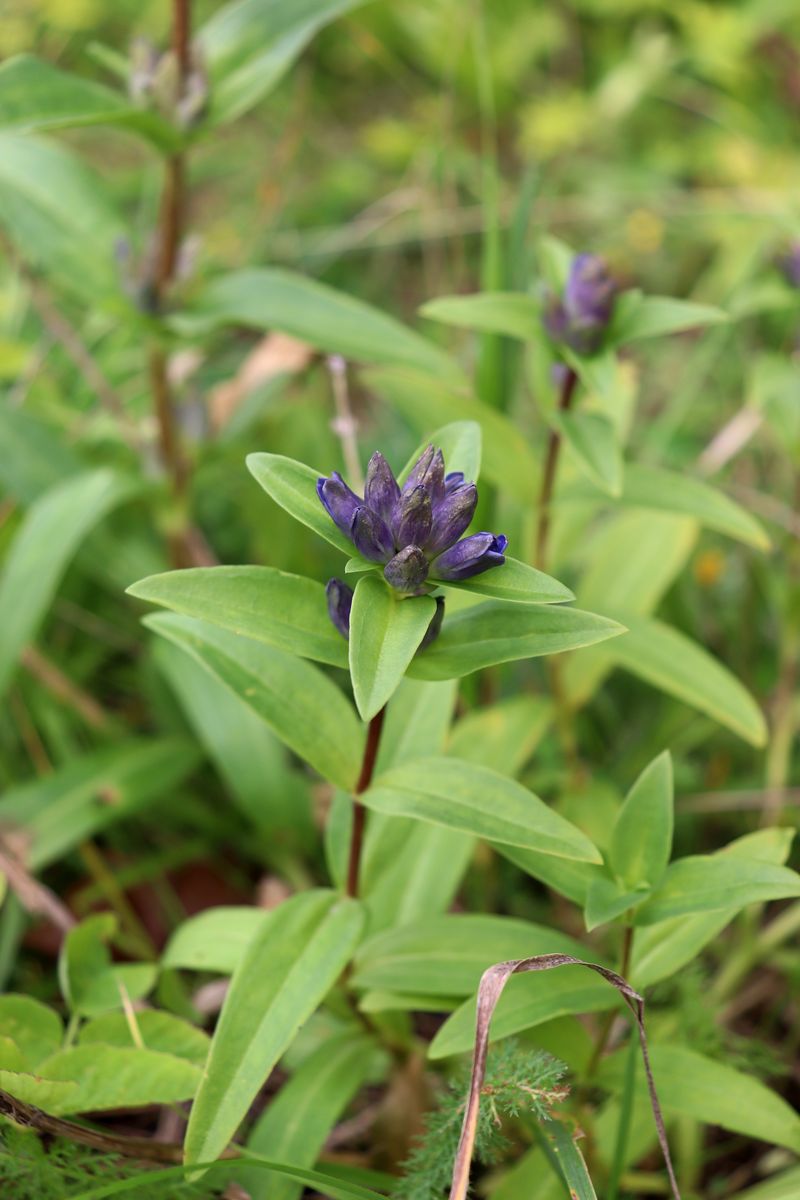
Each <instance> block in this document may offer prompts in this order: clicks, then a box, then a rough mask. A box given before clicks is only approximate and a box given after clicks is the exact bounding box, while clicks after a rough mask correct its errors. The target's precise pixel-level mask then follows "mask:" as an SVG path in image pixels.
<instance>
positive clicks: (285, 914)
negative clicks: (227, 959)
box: [185, 891, 364, 1163]
mask: <svg viewBox="0 0 800 1200" xmlns="http://www.w3.org/2000/svg"><path fill="white" fill-rule="evenodd" d="M363 921H364V915H363V909H362V908H361V906H360V905H359V904H358V903H357V902H356V901H355V900H350V899H339V898H337V897H336V895H335V894H334V893H332V892H325V891H310V892H303V893H301V894H300V895H298V896H294V897H293V898H292V899H290V900H287V901H285V902H284V903H283V904H282V905H281V906H280V907H279V908H278V909H276V910H275V911H274V913H273V919H272V920H271V921H269V922H268V923H265V925H264V926H263V927H262V929H261V931H260V933H259V934H257V936H256V938H255V939H254V940H253V942H252V943H251V945H250V947H249V948H248V950H247V952H246V954H245V957H244V958H243V959H242V961H241V963H240V964H239V966H238V968H237V970H236V972H235V973H234V976H233V979H232V981H231V986H230V990H229V991H228V994H227V996H226V997H225V1003H224V1004H223V1007H222V1012H221V1014H220V1018H219V1022H218V1024H217V1028H216V1031H215V1033H214V1038H213V1041H212V1044H211V1053H210V1055H209V1059H208V1064H207V1067H206V1071H205V1074H204V1076H203V1081H202V1083H201V1085H200V1089H199V1091H198V1093H197V1096H196V1098H195V1102H194V1104H193V1106H192V1112H191V1116H190V1118H189V1127H188V1129H187V1131H186V1141H185V1154H186V1162H187V1163H198V1162H203V1161H205V1160H206V1159H211V1158H215V1157H216V1156H217V1155H219V1154H220V1153H221V1152H222V1151H223V1150H224V1149H225V1147H226V1146H227V1144H228V1142H229V1141H230V1140H231V1138H232V1137H233V1135H234V1134H235V1132H236V1130H237V1128H238V1126H239V1124H240V1122H241V1120H242V1119H243V1117H244V1116H245V1115H246V1114H247V1110H248V1108H249V1107H250V1104H251V1103H252V1101H253V1099H254V1098H255V1096H256V1094H257V1093H258V1091H259V1089H260V1088H261V1086H262V1084H263V1083H264V1080H265V1079H266V1078H267V1076H268V1075H269V1073H270V1071H271V1070H272V1068H273V1067H274V1066H275V1063H276V1062H277V1061H278V1059H279V1058H280V1056H281V1055H282V1054H283V1052H284V1051H285V1050H286V1048H287V1047H288V1046H289V1045H290V1044H291V1042H292V1041H293V1039H294V1037H295V1034H296V1033H297V1031H298V1029H299V1028H300V1026H301V1025H302V1024H303V1022H304V1021H305V1020H307V1019H308V1017H310V1016H311V1014H312V1013H313V1012H314V1010H315V1009H316V1008H317V1007H318V1005H319V1004H320V1002H321V1001H322V1000H323V999H324V998H325V996H326V994H327V993H328V991H329V990H330V988H331V987H332V986H333V984H334V983H335V981H336V980H337V978H338V977H339V975H340V974H341V972H342V971H343V969H344V967H345V966H346V964H347V962H348V961H349V959H350V956H351V955H352V953H353V950H354V949H355V947H356V944H357V942H358V938H359V935H360V933H361V929H362V926H363Z"/></svg>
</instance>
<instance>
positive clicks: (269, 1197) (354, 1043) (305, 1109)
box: [236, 1032, 376, 1200]
mask: <svg viewBox="0 0 800 1200" xmlns="http://www.w3.org/2000/svg"><path fill="white" fill-rule="evenodd" d="M375 1051H376V1047H375V1043H374V1042H373V1041H372V1040H371V1039H370V1038H367V1037H364V1035H363V1034H360V1035H359V1034H353V1033H351V1032H347V1033H343V1034H341V1035H340V1036H338V1037H333V1038H328V1039H327V1040H326V1042H325V1044H324V1045H323V1046H320V1047H319V1049H318V1050H317V1051H315V1052H314V1053H313V1054H311V1055H309V1057H308V1058H307V1059H306V1060H305V1062H304V1063H303V1064H302V1066H300V1067H299V1068H298V1069H297V1071H295V1073H294V1074H293V1075H292V1077H291V1079H289V1080H288V1082H287V1083H285V1084H284V1085H283V1087H282V1088H281V1090H280V1091H279V1092H278V1094H277V1096H275V1097H274V1098H273V1099H272V1100H271V1101H270V1103H269V1105H268V1106H267V1108H266V1109H265V1110H264V1112H263V1114H262V1115H261V1117H260V1118H259V1120H258V1121H257V1122H256V1124H255V1125H254V1126H253V1129H252V1132H251V1133H250V1136H249V1137H248V1139H247V1147H248V1149H249V1150H252V1151H254V1152H255V1153H257V1154H263V1155H264V1156H265V1157H267V1158H274V1159H276V1160H278V1161H279V1162H290V1163H293V1164H294V1165H295V1166H298V1167H312V1166H313V1165H314V1163H315V1162H316V1160H317V1157H318V1155H319V1153H320V1151H321V1150H322V1148H323V1146H324V1145H325V1140H326V1138H327V1136H328V1134H329V1133H330V1131H331V1129H332V1128H333V1126H334V1125H335V1123H336V1121H338V1119H339V1117H340V1116H341V1115H342V1113H343V1112H344V1111H345V1109H346V1108H347V1106H348V1105H349V1104H350V1101H351V1100H352V1099H353V1097H354V1096H355V1095H356V1093H357V1092H358V1091H359V1090H360V1088H361V1087H362V1085H363V1084H364V1083H366V1081H367V1080H368V1079H369V1077H370V1075H371V1074H372V1073H373V1072H374V1064H375V1059H376V1053H375ZM236 1177H237V1181H238V1182H239V1183H241V1184H243V1185H244V1186H245V1188H246V1189H247V1192H248V1194H249V1195H250V1196H251V1197H252V1200H299V1197H300V1195H301V1193H302V1191H303V1186H302V1184H300V1183H298V1182H296V1181H293V1180H290V1179H288V1178H283V1179H269V1178H267V1176H266V1175H265V1174H264V1172H263V1171H253V1170H251V1171H248V1170H247V1168H246V1167H245V1168H239V1169H237V1171H236Z"/></svg>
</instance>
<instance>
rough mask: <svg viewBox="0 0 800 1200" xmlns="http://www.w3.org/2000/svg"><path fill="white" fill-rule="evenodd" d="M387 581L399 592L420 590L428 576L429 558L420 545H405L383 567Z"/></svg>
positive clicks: (411, 592) (412, 593)
mask: <svg viewBox="0 0 800 1200" xmlns="http://www.w3.org/2000/svg"><path fill="white" fill-rule="evenodd" d="M383 575H384V578H385V580H386V582H387V583H389V584H391V585H392V587H393V588H397V590H398V592H407V593H410V594H411V595H414V593H417V592H419V590H420V588H421V587H422V585H423V584H424V583H425V580H426V579H427V578H428V560H427V558H426V557H425V554H424V552H423V551H422V550H420V548H419V546H404V547H403V549H402V550H401V551H400V552H399V553H398V554H395V556H394V558H393V559H392V560H391V562H388V563H387V564H386V566H385V567H384V568H383Z"/></svg>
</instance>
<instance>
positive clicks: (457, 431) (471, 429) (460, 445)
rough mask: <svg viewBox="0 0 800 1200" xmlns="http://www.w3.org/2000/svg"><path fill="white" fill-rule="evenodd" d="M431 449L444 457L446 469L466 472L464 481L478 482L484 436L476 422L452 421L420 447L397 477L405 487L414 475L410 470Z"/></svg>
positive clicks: (427, 438) (431, 435) (424, 441)
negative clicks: (424, 452) (409, 477)
mask: <svg viewBox="0 0 800 1200" xmlns="http://www.w3.org/2000/svg"><path fill="white" fill-rule="evenodd" d="M428 446H437V447H438V448H439V449H440V450H441V452H442V454H443V456H444V465H445V468H446V470H447V472H448V474H449V472H451V471H461V472H463V475H464V478H465V479H467V480H470V481H472V482H475V481H476V480H477V479H479V478H480V474H481V453H482V447H483V435H482V433H481V427H480V425H479V424H478V422H477V421H451V422H450V424H449V425H443V426H442V428H441V429H436V430H434V432H433V433H432V434H430V436H429V437H426V438H425V439H424V440H423V441H421V442H420V444H419V445H418V446H417V448H416V450H415V451H414V453H413V454H412V455H411V457H410V458H409V460H408V462H407V463H406V465H405V466H404V467H403V470H402V471H401V472H400V474H399V475H398V476H397V479H398V482H399V483H400V484H401V485H402V484H403V483H405V481H406V479H408V476H409V475H410V474H411V468H412V467H413V466H414V463H415V462H416V461H417V459H418V458H419V456H420V455H421V454H422V452H423V451H424V450H426V449H427V447H428Z"/></svg>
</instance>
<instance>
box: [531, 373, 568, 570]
mask: <svg viewBox="0 0 800 1200" xmlns="http://www.w3.org/2000/svg"><path fill="white" fill-rule="evenodd" d="M577 382H578V376H577V375H576V374H575V372H574V371H573V370H572V367H567V368H566V374H565V376H564V382H563V383H562V385H561V395H560V397H559V400H558V411H559V412H566V411H567V409H568V408H569V407H570V405H571V404H572V398H573V396H574V395H575V387H576V385H577ZM560 450H561V434H560V433H559V432H558V430H557V429H551V430H550V437H549V439H548V442H547V456H546V458H545V460H544V474H543V475H542V488H541V491H540V492H539V521H538V524H537V527H536V554H535V559H534V561H535V565H536V566H537V567H538V568H539V570H540V571H543V570H544V569H545V567H546V564H547V541H548V537H549V534H550V506H551V503H552V500H553V487H554V485H555V481H556V470H557V468H558V456H559V452H560Z"/></svg>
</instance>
